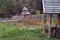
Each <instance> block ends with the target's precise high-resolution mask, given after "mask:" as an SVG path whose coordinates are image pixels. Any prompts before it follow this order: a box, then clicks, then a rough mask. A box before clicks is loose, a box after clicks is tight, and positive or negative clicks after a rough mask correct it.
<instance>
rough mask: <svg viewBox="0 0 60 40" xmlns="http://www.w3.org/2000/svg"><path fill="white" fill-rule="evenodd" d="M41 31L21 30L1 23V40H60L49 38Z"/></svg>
mask: <svg viewBox="0 0 60 40" xmlns="http://www.w3.org/2000/svg"><path fill="white" fill-rule="evenodd" d="M41 31H42V30H41V29H34V30H28V29H21V28H20V27H16V26H10V25H5V24H1V23H0V40H59V39H56V38H48V37H47V36H45V35H43V34H42V33H41Z"/></svg>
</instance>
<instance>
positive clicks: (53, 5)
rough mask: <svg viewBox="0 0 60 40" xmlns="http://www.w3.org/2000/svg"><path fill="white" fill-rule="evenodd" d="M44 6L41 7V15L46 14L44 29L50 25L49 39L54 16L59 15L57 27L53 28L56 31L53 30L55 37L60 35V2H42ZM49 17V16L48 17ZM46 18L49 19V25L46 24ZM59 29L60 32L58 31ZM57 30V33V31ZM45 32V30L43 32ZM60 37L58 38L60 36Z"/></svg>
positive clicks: (59, 0) (43, 0)
mask: <svg viewBox="0 0 60 40" xmlns="http://www.w3.org/2000/svg"><path fill="white" fill-rule="evenodd" d="M41 2H42V4H41V6H42V7H43V8H42V7H41V8H42V9H41V11H42V12H41V13H42V14H44V15H43V19H44V20H43V23H44V27H43V29H44V28H45V26H46V25H48V31H49V32H48V35H49V37H50V36H51V33H52V31H51V27H52V26H51V25H52V15H54V14H55V15H57V19H56V20H57V21H56V25H55V27H52V28H53V29H54V30H55V32H54V30H53V33H54V34H53V35H55V34H56V33H58V34H59V35H60V31H59V30H60V0H41ZM48 15H49V16H48ZM45 16H47V17H49V18H48V22H49V23H48V24H46V21H45ZM58 29H59V30H58ZM56 30H57V31H56ZM43 31H44V30H43ZM59 35H58V36H59Z"/></svg>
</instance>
